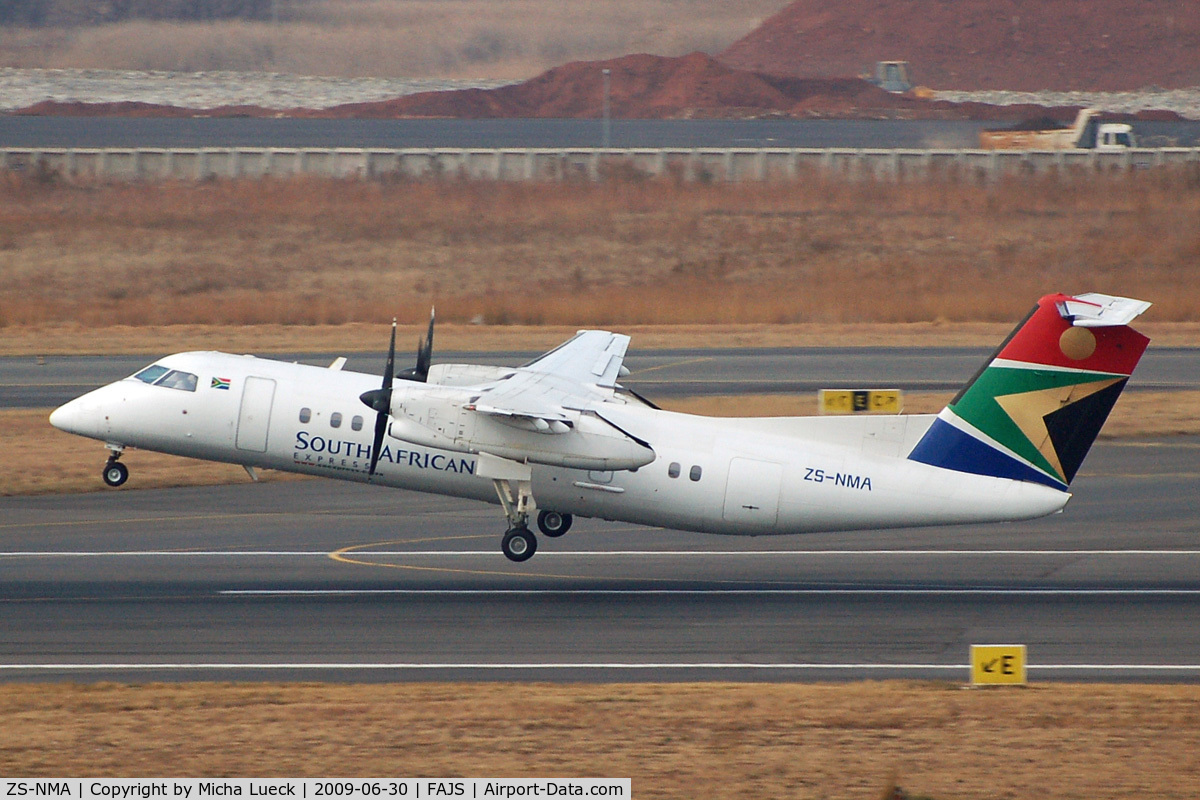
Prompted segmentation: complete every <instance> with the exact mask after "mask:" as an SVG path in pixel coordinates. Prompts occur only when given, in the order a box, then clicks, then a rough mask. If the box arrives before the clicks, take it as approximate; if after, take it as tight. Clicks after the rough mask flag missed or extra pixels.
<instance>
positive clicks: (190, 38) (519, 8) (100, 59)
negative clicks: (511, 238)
mask: <svg viewBox="0 0 1200 800" xmlns="http://www.w3.org/2000/svg"><path fill="white" fill-rule="evenodd" d="M785 4H786V0H601V1H600V2H589V3H563V2H554V1H552V0H316V1H314V2H288V0H282V1H281V2H280V3H279V8H280V10H281V20H280V23H279V24H277V25H274V24H271V23H270V22H238V21H215V22H188V23H182V22H164V21H150V20H131V21H126V22H120V23H114V24H108V25H99V26H93V27H60V28H49V29H15V28H8V29H3V30H0V66H12V67H43V68H58V69H61V68H72V67H74V68H104V69H137V70H142V69H158V70H175V71H184V72H191V71H203V70H245V71H259V70H261V71H267V72H290V73H297V74H306V75H342V76H351V77H354V76H397V77H410V78H529V77H532V76H534V75H536V74H538V73H539V72H542V71H543V70H546V69H549V68H550V67H553V66H557V65H559V64H562V63H565V62H568V61H580V60H593V59H599V58H612V57H615V56H619V55H625V54H626V53H642V52H648V53H655V54H658V55H669V56H673V55H682V54H684V53H688V52H691V51H694V50H704V51H706V52H709V53H713V52H717V51H718V50H721V49H723V48H725V47H727V46H729V45H730V44H731V43H733V42H734V41H735V40H736V39H738V38H739V37H741V36H743V35H745V34H746V33H748V32H749V31H750V30H752V29H753V28H755V27H756V26H757V25H758V24H759V23H760V22H761V21H762V20H763V19H764V18H765V17H766V16H768V15H770V14H773V13H774V12H776V11H778V10H779V9H780V8H782V7H783V6H784V5H785Z"/></svg>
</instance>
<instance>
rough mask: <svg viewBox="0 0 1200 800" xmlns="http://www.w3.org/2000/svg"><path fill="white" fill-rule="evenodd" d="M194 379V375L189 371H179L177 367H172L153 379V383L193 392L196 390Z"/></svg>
mask: <svg viewBox="0 0 1200 800" xmlns="http://www.w3.org/2000/svg"><path fill="white" fill-rule="evenodd" d="M196 380H197V378H196V376H195V375H193V374H192V373H190V372H180V371H179V370H177V369H173V370H171V371H170V372H168V373H167V374H166V375H163V376H162V377H161V378H159V379H158V380H157V381H155V383H154V385H155V386H165V387H167V388H168V389H179V390H180V391H184V392H194V391H196Z"/></svg>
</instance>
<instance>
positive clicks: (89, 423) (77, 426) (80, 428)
mask: <svg viewBox="0 0 1200 800" xmlns="http://www.w3.org/2000/svg"><path fill="white" fill-rule="evenodd" d="M90 406H91V404H90V403H87V402H85V401H84V398H82V397H79V398H76V399H75V400H72V401H71V402H69V403H66V404H64V405H61V406H59V407H58V408H56V409H54V411H52V412H50V424H51V425H53V426H54V427H56V428H58V429H59V430H60V431H66V432H67V433H74V434H78V435H79V436H89V435H92V434H93V433H94V430H95V428H96V424H95V423H96V420H95V419H94V417H95V415H94V414H92V413H90V412H91V411H94V409H93V408H90Z"/></svg>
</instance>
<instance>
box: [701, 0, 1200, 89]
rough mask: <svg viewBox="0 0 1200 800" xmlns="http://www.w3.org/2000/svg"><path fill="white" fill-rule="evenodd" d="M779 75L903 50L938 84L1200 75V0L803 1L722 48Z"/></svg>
mask: <svg viewBox="0 0 1200 800" xmlns="http://www.w3.org/2000/svg"><path fill="white" fill-rule="evenodd" d="M719 58H720V60H721V61H723V62H724V63H726V64H729V65H730V66H733V67H738V68H740V69H748V70H757V71H760V72H769V73H774V74H779V75H806V76H824V75H858V74H862V73H864V72H865V71H868V70H870V69H871V68H872V67H873V65H874V63H875V62H876V61H887V60H906V61H908V62H909V63H910V65H911V68H912V71H913V73H914V79H915V80H916V81H917V82H918V83H921V84H924V85H927V86H932V87H935V88H939V89H1012V90H1025V91H1036V90H1040V89H1057V90H1076V89H1078V90H1098V91H1117V90H1128V89H1139V88H1142V87H1146V86H1152V85H1157V86H1162V87H1167V88H1176V87H1182V86H1197V85H1200V3H1198V2H1196V0H1184V1H1181V0H1141V2H1131V1H1130V0H838V1H837V2H834V3H830V2H828V0H796V2H794V3H792V4H791V5H790V6H788V7H787V8H785V9H783V10H782V11H781V12H779V13H778V14H776V15H775V16H773V17H771V18H770V19H768V20H767V21H766V22H764V23H763V24H762V25H761V26H759V27H758V28H757V29H756V30H754V31H752V32H751V33H750V34H748V35H747V36H746V37H745V38H743V39H741V40H740V41H738V42H735V43H734V44H733V45H732V46H730V47H729V48H728V49H727V50H725V52H723V53H721V54H720V56H719Z"/></svg>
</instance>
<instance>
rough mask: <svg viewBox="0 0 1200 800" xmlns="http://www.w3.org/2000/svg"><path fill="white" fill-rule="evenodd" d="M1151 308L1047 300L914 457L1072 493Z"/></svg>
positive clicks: (1113, 300)
mask: <svg viewBox="0 0 1200 800" xmlns="http://www.w3.org/2000/svg"><path fill="white" fill-rule="evenodd" d="M1149 307H1150V304H1149V303H1146V302H1143V301H1141V300H1132V299H1129V298H1125V297H1111V296H1109V295H1103V294H1083V295H1078V296H1076V297H1069V296H1067V295H1062V294H1056V295H1047V296H1046V297H1043V298H1042V299H1041V300H1039V301H1038V304H1037V306H1035V307H1034V309H1033V311H1032V312H1030V314H1029V316H1028V317H1026V318H1025V320H1024V321H1023V322H1022V323H1021V324H1020V325H1018V326H1017V328H1016V330H1014V331H1013V332H1012V334H1010V335H1009V337H1008V339H1006V340H1005V341H1004V343H1003V344H1002V345H1000V349H999V350H997V352H996V354H995V355H994V356H993V357H992V358H991V359H989V361H988V362H987V363H986V364H985V365H984V366H983V368H982V369H981V370H980V371H979V372H978V373H977V374H976V375H975V377H974V378H973V379H972V380H971V382H970V383H968V384H967V386H966V387H965V388H964V389H963V390H962V391H961V392H959V393H958V395H957V396H956V397H955V398H954V399H953V400H951V401H950V405H948V406H946V408H944V409H942V412H941V413H940V414H938V418H937V420H935V421H934V423H933V425H932V426H931V427H930V429H929V431H928V432H927V433H926V434H925V436H924V437H923V438H922V439H921V441H920V442H918V443H917V446H916V447H914V448H913V451H912V452H911V453H910V454H909V456H908V457H909V458H910V459H911V460H913V461H920V462H922V463H925V464H931V465H933V466H935V467H943V468H945V469H952V470H956V471H958V472H970V473H974V474H977V475H988V476H992V477H996V478H1012V479H1015V480H1024V481H1033V482H1036V483H1042V484H1045V485H1047V486H1052V487H1054V488H1058V489H1062V490H1066V488H1067V486H1068V485H1069V484H1070V483H1071V480H1072V479H1073V478H1074V477H1075V473H1076V472H1077V471H1078V470H1079V466H1080V464H1082V463H1083V459H1084V456H1086V455H1087V453H1088V450H1089V449H1090V448H1091V446H1092V442H1093V441H1095V439H1096V436H1097V435H1098V434H1099V433H1100V428H1101V427H1102V426H1103V425H1104V421H1105V420H1106V419H1107V418H1108V413H1109V412H1110V411H1111V410H1112V407H1113V405H1114V404H1115V403H1116V401H1117V397H1118V396H1119V395H1120V394H1121V390H1122V389H1124V388H1125V384H1126V382H1127V381H1128V380H1129V376H1130V375H1131V374H1132V373H1133V368H1134V367H1135V366H1137V363H1138V359H1140V358H1141V356H1142V353H1143V352H1144V351H1145V349H1146V345H1147V344H1149V342H1150V340H1149V339H1147V338H1146V337H1145V336H1143V335H1142V334H1140V333H1138V332H1137V331H1135V330H1134V329H1133V328H1130V327H1129V323H1130V322H1131V321H1133V319H1134V318H1136V317H1137V316H1138V315H1139V314H1141V313H1142V312H1143V311H1145V310H1146V309H1147V308H1149Z"/></svg>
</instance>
